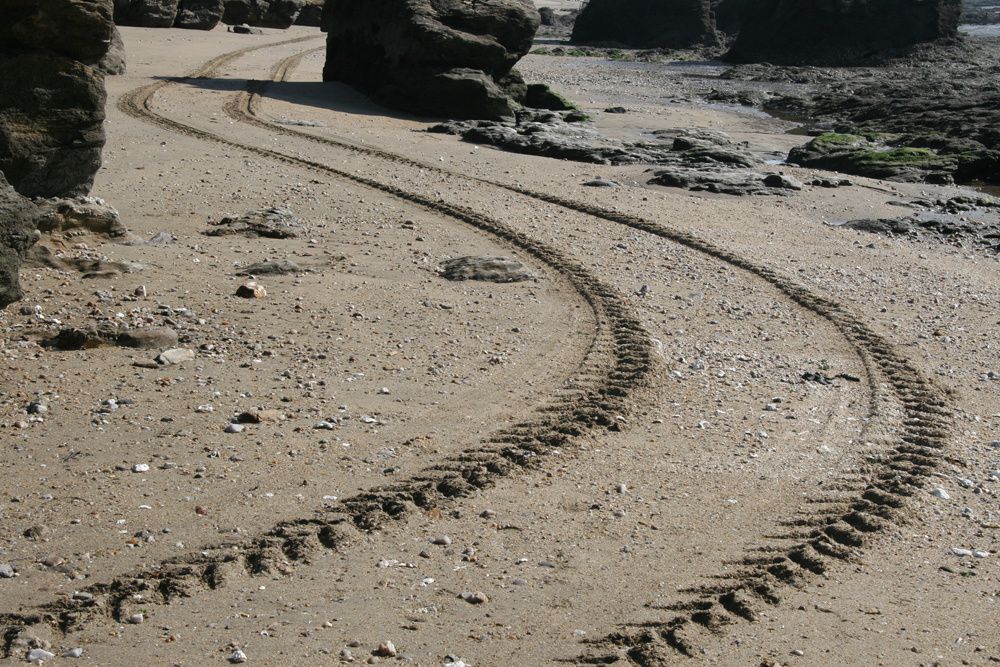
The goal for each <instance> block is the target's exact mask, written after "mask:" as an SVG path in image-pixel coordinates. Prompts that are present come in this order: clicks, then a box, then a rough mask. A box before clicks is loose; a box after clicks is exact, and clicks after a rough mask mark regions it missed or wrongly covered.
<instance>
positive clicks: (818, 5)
mask: <svg viewBox="0 0 1000 667" xmlns="http://www.w3.org/2000/svg"><path fill="white" fill-rule="evenodd" d="M960 13H961V0H852V1H851V2H843V1H842V0H755V1H754V3H753V4H752V5H751V6H750V7H749V8H748V10H747V11H744V12H743V13H742V15H741V19H740V23H741V25H740V27H739V37H737V39H736V41H735V43H734V44H733V46H732V49H731V50H730V51H729V53H728V54H727V56H726V58H727V59H728V60H731V61H733V62H762V61H767V62H772V63H780V64H789V65H792V64H806V63H814V64H828V65H849V64H855V63H857V62H859V61H863V60H867V59H870V58H871V57H872V55H873V54H877V53H891V52H894V51H897V50H900V49H904V48H907V47H910V46H913V45H914V44H919V43H921V42H930V41H934V40H938V39H943V38H952V37H955V36H956V35H957V33H958V19H959V15H960Z"/></svg>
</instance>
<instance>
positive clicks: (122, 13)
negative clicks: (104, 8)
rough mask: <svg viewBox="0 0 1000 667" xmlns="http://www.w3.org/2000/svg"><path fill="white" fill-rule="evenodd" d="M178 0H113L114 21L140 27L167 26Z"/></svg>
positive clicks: (175, 13) (175, 9)
mask: <svg viewBox="0 0 1000 667" xmlns="http://www.w3.org/2000/svg"><path fill="white" fill-rule="evenodd" d="M177 4H178V0H115V23H117V24H118V25H131V26H139V27H141V28H169V27H171V26H173V25H174V19H175V18H176V17H177Z"/></svg>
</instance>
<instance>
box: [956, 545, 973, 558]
mask: <svg viewBox="0 0 1000 667" xmlns="http://www.w3.org/2000/svg"><path fill="white" fill-rule="evenodd" d="M951 553H953V554H955V555H956V556H958V557H960V558H961V557H964V556H971V555H972V549H962V548H961V547H952V548H951Z"/></svg>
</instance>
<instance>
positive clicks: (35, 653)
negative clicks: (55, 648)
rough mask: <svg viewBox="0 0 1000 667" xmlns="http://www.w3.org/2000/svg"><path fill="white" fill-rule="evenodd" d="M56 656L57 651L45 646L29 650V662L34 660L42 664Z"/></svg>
mask: <svg viewBox="0 0 1000 667" xmlns="http://www.w3.org/2000/svg"><path fill="white" fill-rule="evenodd" d="M54 657H56V654H55V653H51V652H49V651H46V650H45V649H43V648H33V649H31V650H30V651H28V662H33V663H35V664H36V665H40V664H42V663H43V662H45V661H46V660H48V659H50V658H54Z"/></svg>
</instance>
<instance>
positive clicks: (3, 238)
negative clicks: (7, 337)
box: [0, 173, 38, 308]
mask: <svg viewBox="0 0 1000 667" xmlns="http://www.w3.org/2000/svg"><path fill="white" fill-rule="evenodd" d="M37 213H38V211H37V209H36V208H35V205H34V204H32V203H31V201H29V200H28V199H26V198H25V197H22V196H21V195H19V194H18V193H17V192H16V191H15V190H14V188H12V187H11V186H10V184H8V183H7V181H6V179H4V177H3V174H2V173H0V308H3V307H5V306H6V305H7V304H9V303H11V302H13V301H17V300H18V299H20V298H21V286H20V284H19V283H18V280H17V275H18V271H19V270H20V268H21V260H22V259H23V258H24V253H25V252H26V251H27V250H28V248H29V247H30V246H31V244H32V243H33V242H34V238H35V217H36V215H37Z"/></svg>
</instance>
